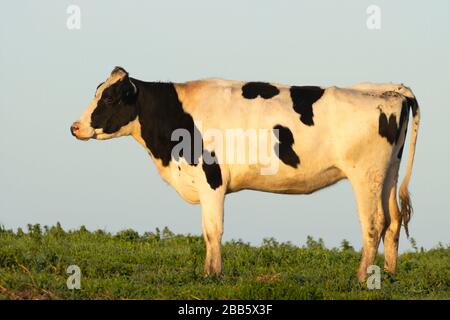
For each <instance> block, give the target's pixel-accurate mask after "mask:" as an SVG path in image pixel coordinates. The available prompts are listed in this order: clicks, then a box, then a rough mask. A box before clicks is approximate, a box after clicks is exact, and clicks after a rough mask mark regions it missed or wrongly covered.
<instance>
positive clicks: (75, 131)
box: [70, 121, 95, 141]
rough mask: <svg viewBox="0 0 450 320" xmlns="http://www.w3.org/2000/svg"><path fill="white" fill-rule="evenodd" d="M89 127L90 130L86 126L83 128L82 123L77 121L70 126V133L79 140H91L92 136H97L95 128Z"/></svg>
mask: <svg viewBox="0 0 450 320" xmlns="http://www.w3.org/2000/svg"><path fill="white" fill-rule="evenodd" d="M89 129H90V130H89ZM89 129H88V130H86V128H84V129H83V127H82V125H81V123H80V122H79V121H75V122H74V123H73V124H72V125H71V126H70V133H71V134H72V135H73V136H74V137H75V138H77V139H78V140H84V141H86V140H89V139H90V138H95V137H94V136H95V134H94V130H93V129H92V128H89ZM91 131H92V132H91Z"/></svg>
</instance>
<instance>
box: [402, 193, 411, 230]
mask: <svg viewBox="0 0 450 320" xmlns="http://www.w3.org/2000/svg"><path fill="white" fill-rule="evenodd" d="M400 207H401V209H400V215H401V217H402V221H403V227H404V228H405V233H406V237H407V238H409V229H408V223H409V220H411V215H412V213H413V207H412V204H411V197H410V195H409V192H408V190H407V189H404V191H403V192H402V191H401V192H400Z"/></svg>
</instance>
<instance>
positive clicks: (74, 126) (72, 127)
mask: <svg viewBox="0 0 450 320" xmlns="http://www.w3.org/2000/svg"><path fill="white" fill-rule="evenodd" d="M78 130H80V125H79V124H78V123H77V122H75V123H74V124H73V125H72V126H71V127H70V133H72V135H73V136H76V132H77V131H78Z"/></svg>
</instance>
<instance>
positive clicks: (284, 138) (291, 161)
mask: <svg viewBox="0 0 450 320" xmlns="http://www.w3.org/2000/svg"><path fill="white" fill-rule="evenodd" d="M273 132H274V134H275V136H276V137H277V139H278V141H279V143H277V144H276V145H275V146H274V150H275V154H276V155H277V157H278V158H279V159H280V160H281V161H282V162H283V163H284V164H286V165H288V166H291V167H293V168H297V166H298V165H299V164H300V158H299V157H298V155H297V154H296V153H295V151H294V150H293V149H292V145H293V144H294V136H293V135H292V132H291V130H289V128H287V127H284V126H282V125H280V124H277V125H276V126H274V127H273Z"/></svg>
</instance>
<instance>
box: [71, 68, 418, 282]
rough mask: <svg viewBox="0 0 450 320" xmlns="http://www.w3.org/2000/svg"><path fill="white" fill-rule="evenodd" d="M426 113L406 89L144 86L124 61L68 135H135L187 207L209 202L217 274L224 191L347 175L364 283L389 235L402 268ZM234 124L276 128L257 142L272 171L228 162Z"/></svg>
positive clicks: (389, 253) (291, 186)
mask: <svg viewBox="0 0 450 320" xmlns="http://www.w3.org/2000/svg"><path fill="white" fill-rule="evenodd" d="M410 110H412V114H413V120H414V122H413V125H412V133H411V141H410V147H409V160H408V167H407V171H406V176H405V178H404V180H403V182H402V184H401V186H400V191H399V197H400V203H401V209H399V207H398V204H397V179H398V170H399V165H400V160H401V157H402V152H403V146H404V142H405V137H406V131H407V127H408V119H409V112H410ZM419 118H420V115H419V108H418V104H417V102H416V99H415V97H414V95H413V93H412V92H411V90H410V89H408V88H407V87H405V86H403V85H398V84H370V83H363V84H359V85H356V86H354V87H351V88H338V87H329V88H321V87H316V86H285V85H279V84H270V83H265V82H241V81H228V80H222V79H207V80H199V81H192V82H186V83H162V82H144V81H141V80H137V79H134V78H130V77H129V75H128V73H127V72H126V71H125V70H124V69H123V68H120V67H116V68H115V69H114V70H113V71H112V73H111V75H110V76H109V77H108V79H107V80H106V81H105V82H103V83H101V84H100V85H99V86H98V87H97V90H96V93H95V98H94V100H93V101H92V102H91V104H90V105H89V107H88V109H87V110H86V112H85V113H84V114H83V115H82V116H81V118H80V119H79V120H78V121H76V122H75V123H74V124H73V125H72V127H71V132H72V134H73V135H74V136H75V137H77V138H78V139H81V140H88V139H91V138H94V139H99V140H103V139H110V138H114V137H120V136H125V135H131V136H133V137H134V138H135V139H136V140H137V141H138V142H139V143H140V144H141V145H142V146H143V147H144V148H146V149H147V151H148V153H149V154H150V156H151V158H152V159H153V161H154V162H155V164H156V166H157V168H158V171H159V172H160V174H161V176H162V177H163V179H164V180H165V181H167V182H168V183H169V184H170V185H171V186H173V187H174V188H175V189H176V190H177V192H178V193H179V194H180V195H181V196H182V197H183V198H184V199H185V200H186V201H187V202H189V203H200V204H201V207H202V230H203V236H204V239H205V243H206V249H207V250H206V260H205V273H206V274H207V275H210V274H216V275H219V274H220V273H221V253H220V250H221V248H220V247H221V238H222V234H223V208H224V197H225V194H227V193H231V192H236V191H239V190H243V189H253V190H261V191H267V192H275V193H290V194H309V193H312V192H314V191H316V190H319V189H322V188H325V187H327V186H330V185H332V184H334V183H336V182H337V181H339V180H341V179H344V178H347V179H349V180H350V183H351V185H352V187H353V190H354V193H355V196H356V201H357V207H358V212H359V219H360V222H361V226H362V237H363V256H362V259H361V264H360V267H359V270H358V278H359V280H361V281H362V280H364V279H365V278H366V275H367V267H368V266H369V265H372V264H373V262H374V259H375V256H376V253H377V250H378V246H379V243H380V240H381V239H383V241H384V247H385V265H384V267H385V269H386V270H387V271H389V272H395V269H396V261H397V252H398V240H399V233H400V227H401V224H402V221H403V224H404V226H405V230H406V232H408V230H407V224H408V221H409V219H410V214H411V211H412V207H411V202H410V198H409V194H408V183H409V180H410V176H411V170H412V165H413V159H414V153H415V145H416V138H417V131H418V127H419ZM232 129H233V130H240V132H241V133H242V132H243V133H244V135H245V137H246V138H251V137H252V136H254V134H259V133H261V132H269V134H268V135H267V136H266V137H264V139H263V138H261V137H259V138H260V139H259V140H258V141H259V144H255V143H249V148H250V147H255V146H256V147H257V149H258V148H259V149H265V151H267V150H269V153H271V154H275V157H276V163H275V166H273V164H274V163H271V164H272V167H271V168H272V169H274V168H275V170H272V171H269V172H264V169H267V164H268V162H266V163H265V164H263V163H262V162H258V161H256V162H255V161H253V162H248V161H247V162H246V161H240V162H239V161H237V162H236V161H230V159H229V158H230V157H228V158H227V160H224V159H225V158H226V156H227V152H228V151H229V150H228V149H226V150H223V149H224V148H223V141H221V142H222V144H220V143H218V141H219V140H221V139H224V137H225V138H227V137H229V132H228V131H229V130H232ZM251 130H253V131H251ZM177 132H178V133H177ZM183 134H188V136H186V135H183ZM191 137H197V139H195V138H192V139H191ZM218 137H220V138H221V139H219V138H218ZM198 141H200V142H199V143H197V142H198ZM182 142H184V146H185V147H186V146H188V147H191V148H187V150H188V152H187V151H186V148H185V149H182V150H178V149H177V148H178V147H179V145H180V144H181V143H182ZM227 146H228V145H227ZM174 150H177V151H176V152H174ZM271 150H272V151H273V152H270V151H271ZM259 151H261V150H259ZM243 152H244V156H243V158H245V159H247V160H248V159H249V157H251V156H252V155H251V150H250V151H249V150H248V149H246V148H244V151H243ZM238 156H239V154H238Z"/></svg>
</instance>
